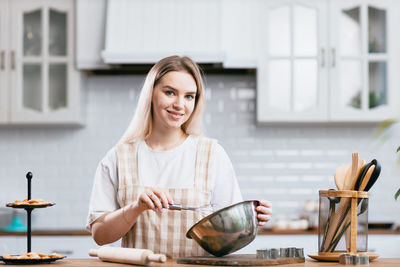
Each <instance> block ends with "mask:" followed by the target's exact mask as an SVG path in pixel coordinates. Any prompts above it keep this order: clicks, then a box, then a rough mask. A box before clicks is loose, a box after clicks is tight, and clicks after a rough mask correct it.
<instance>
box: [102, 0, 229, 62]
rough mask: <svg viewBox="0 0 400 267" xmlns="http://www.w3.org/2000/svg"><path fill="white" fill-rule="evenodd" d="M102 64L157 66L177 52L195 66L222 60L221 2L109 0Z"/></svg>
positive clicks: (207, 0)
mask: <svg viewBox="0 0 400 267" xmlns="http://www.w3.org/2000/svg"><path fill="white" fill-rule="evenodd" d="M107 4H108V6H107V24H106V41H105V50H104V51H103V52H102V57H103V59H104V62H106V63H108V64H124V63H125V64H146V63H150V64H152V63H155V62H157V61H158V60H160V59H161V58H163V57H166V56H170V55H174V54H178V55H187V56H190V57H192V58H193V59H194V60H195V61H197V62H198V63H215V62H223V59H224V53H223V51H222V50H221V40H220V38H221V28H220V26H219V25H221V22H220V20H221V16H220V15H221V12H220V10H221V1H215V0H202V1H185V0H162V1H147V0H135V1H118V0H109V1H108V3H107Z"/></svg>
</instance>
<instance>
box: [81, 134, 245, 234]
mask: <svg viewBox="0 0 400 267" xmlns="http://www.w3.org/2000/svg"><path fill="white" fill-rule="evenodd" d="M198 140H199V138H198V137H196V136H192V135H190V136H188V137H187V138H186V140H185V141H184V142H183V143H182V144H181V145H179V146H177V147H175V148H173V149H171V150H167V151H153V150H151V149H150V148H149V147H148V146H147V144H146V142H144V141H140V142H139V143H138V156H137V159H138V167H137V168H138V180H139V181H138V182H139V184H140V185H142V186H156V185H157V186H158V187H160V188H192V187H193V186H194V175H195V162H196V153H197V143H198ZM211 155H212V158H211V160H214V162H213V163H212V164H210V169H209V178H210V179H211V181H213V185H212V188H213V189H212V194H211V203H212V204H214V205H215V206H214V210H216V209H220V208H223V207H225V206H229V205H231V204H234V203H237V202H240V201H242V200H243V199H242V195H241V193H240V189H239V185H238V182H237V180H236V175H235V172H234V169H233V166H232V163H231V161H230V159H229V157H228V155H227V154H226V152H225V150H224V149H223V148H222V146H221V145H219V144H218V143H216V144H215V145H214V146H213V147H212V152H211ZM117 190H118V157H117V149H116V147H113V148H112V149H111V150H110V151H108V153H107V155H106V156H105V157H104V158H103V159H102V160H101V162H100V163H99V165H98V167H97V170H96V174H95V178H94V184H93V188H92V194H91V198H90V204H89V214H88V218H87V224H86V229H87V230H88V231H90V230H91V224H92V223H93V222H94V221H95V220H96V219H97V218H99V217H100V216H101V215H103V214H104V213H106V212H110V211H114V210H117V209H119V208H120V206H119V204H118V201H117V195H118V193H117Z"/></svg>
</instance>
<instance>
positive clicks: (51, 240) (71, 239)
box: [0, 236, 121, 259]
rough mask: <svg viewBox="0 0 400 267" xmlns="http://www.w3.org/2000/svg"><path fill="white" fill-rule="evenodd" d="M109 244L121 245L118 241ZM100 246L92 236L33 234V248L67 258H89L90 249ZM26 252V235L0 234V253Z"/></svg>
mask: <svg viewBox="0 0 400 267" xmlns="http://www.w3.org/2000/svg"><path fill="white" fill-rule="evenodd" d="M107 246H112V247H120V246H121V242H120V240H119V241H116V242H114V243H112V244H108V245H107ZM92 248H94V249H96V248H99V246H98V245H97V244H96V243H95V242H94V240H93V238H92V237H91V236H32V243H31V250H32V251H35V252H40V253H45V254H51V253H53V252H56V253H59V254H61V255H64V256H67V258H80V259H82V258H89V254H88V253H89V249H92ZM21 253H26V237H25V236H0V255H2V254H10V255H12V254H21Z"/></svg>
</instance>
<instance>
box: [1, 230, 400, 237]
mask: <svg viewBox="0 0 400 267" xmlns="http://www.w3.org/2000/svg"><path fill="white" fill-rule="evenodd" d="M317 234H318V231H317V230H316V229H313V230H290V229H282V230H281V229H280V230H275V229H274V230H271V229H260V230H259V231H258V235H317ZM368 234H369V235H400V231H399V230H390V229H389V230H385V229H382V230H379V229H371V230H368ZM32 235H33V236H90V235H91V234H90V233H89V232H87V231H85V230H82V229H60V230H46V229H42V230H34V231H32ZM0 236H26V233H25V232H5V231H0Z"/></svg>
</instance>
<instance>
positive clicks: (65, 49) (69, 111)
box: [11, 0, 79, 123]
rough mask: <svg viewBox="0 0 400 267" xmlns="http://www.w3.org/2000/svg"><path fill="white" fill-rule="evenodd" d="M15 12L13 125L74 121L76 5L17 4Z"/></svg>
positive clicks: (24, 1) (13, 5)
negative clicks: (74, 15)
mask: <svg viewBox="0 0 400 267" xmlns="http://www.w3.org/2000/svg"><path fill="white" fill-rule="evenodd" d="M11 10H12V13H11V14H12V17H11V21H12V25H13V27H14V29H13V30H12V31H11V49H13V50H12V53H14V54H15V63H14V64H15V69H13V71H12V109H11V120H12V122H16V123H36V122H39V123H47V122H50V123H59V122H60V123H62V122H72V121H74V120H76V118H77V115H78V114H76V112H77V109H78V107H79V105H78V103H77V102H78V101H77V100H79V99H77V98H76V96H77V93H76V90H78V86H77V85H76V81H77V74H76V73H75V71H74V68H73V25H74V22H73V19H74V17H73V1H72V0H69V1H63V0H55V1H54V0H53V1H35V2H32V1H29V0H18V1H12V3H11Z"/></svg>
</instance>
